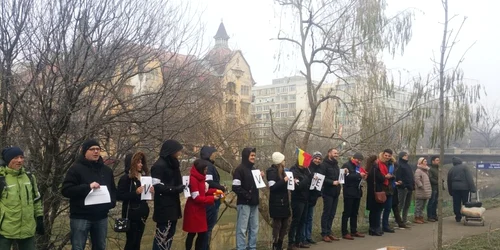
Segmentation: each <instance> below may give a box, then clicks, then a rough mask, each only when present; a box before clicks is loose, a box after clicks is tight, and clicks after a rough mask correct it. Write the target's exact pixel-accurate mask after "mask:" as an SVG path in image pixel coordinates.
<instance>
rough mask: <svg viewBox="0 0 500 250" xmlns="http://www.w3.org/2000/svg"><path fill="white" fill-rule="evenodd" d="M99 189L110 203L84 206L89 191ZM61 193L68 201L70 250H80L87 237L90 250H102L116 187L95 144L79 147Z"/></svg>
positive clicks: (99, 148)
mask: <svg viewBox="0 0 500 250" xmlns="http://www.w3.org/2000/svg"><path fill="white" fill-rule="evenodd" d="M102 187H106V188H107V190H108V193H109V196H110V202H105V203H100V204H93V205H90V204H88V205H85V199H86V197H87V195H89V193H90V191H91V190H95V191H96V192H97V190H99V189H101V188H102ZM101 190H105V189H104V188H102V189H101ZM61 192H62V195H63V196H64V197H66V198H69V218H70V230H71V236H70V237H71V246H72V247H71V249H72V250H84V249H85V245H86V242H87V237H88V235H89V233H90V239H91V242H92V250H104V249H106V235H107V233H108V212H109V210H110V209H112V208H114V207H115V205H116V186H115V181H114V178H113V171H112V170H111V168H109V167H108V166H106V165H104V161H103V159H102V157H101V146H100V145H99V143H98V142H97V141H96V140H93V139H90V140H87V141H85V142H84V143H83V144H82V147H81V154H80V156H79V157H78V159H77V160H76V162H75V163H74V164H73V166H71V167H70V168H69V170H68V172H67V173H66V177H65V178H64V182H63V185H62V191H61ZM96 203H97V202H96Z"/></svg>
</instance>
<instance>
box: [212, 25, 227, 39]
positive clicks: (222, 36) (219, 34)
mask: <svg viewBox="0 0 500 250" xmlns="http://www.w3.org/2000/svg"><path fill="white" fill-rule="evenodd" d="M214 38H215V40H219V39H220V40H229V36H228V35H227V32H226V27H224V23H223V22H220V25H219V29H218V30H217V33H216V34H215V36H214Z"/></svg>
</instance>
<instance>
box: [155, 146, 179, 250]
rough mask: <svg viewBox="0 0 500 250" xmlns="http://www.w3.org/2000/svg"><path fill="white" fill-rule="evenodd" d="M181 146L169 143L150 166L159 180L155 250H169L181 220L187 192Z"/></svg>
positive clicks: (162, 147) (156, 193) (156, 191)
mask: <svg viewBox="0 0 500 250" xmlns="http://www.w3.org/2000/svg"><path fill="white" fill-rule="evenodd" d="M182 148H183V147H182V145H181V144H180V143H179V142H178V141H176V140H166V141H165V142H164V143H163V145H162V146H161V150H160V157H158V160H156V162H155V163H154V164H153V166H152V167H151V177H153V178H156V179H159V180H160V183H158V184H156V185H154V189H155V198H154V212H153V220H154V221H155V222H156V231H155V232H156V233H155V238H154V241H153V250H170V249H171V248H172V241H173V238H174V235H175V231H176V225H177V221H178V220H179V219H180V218H182V210H181V199H180V197H179V195H180V194H181V193H182V192H184V187H185V186H184V185H183V184H182V175H181V170H180V162H179V157H180V156H181V154H182V151H181V150H182Z"/></svg>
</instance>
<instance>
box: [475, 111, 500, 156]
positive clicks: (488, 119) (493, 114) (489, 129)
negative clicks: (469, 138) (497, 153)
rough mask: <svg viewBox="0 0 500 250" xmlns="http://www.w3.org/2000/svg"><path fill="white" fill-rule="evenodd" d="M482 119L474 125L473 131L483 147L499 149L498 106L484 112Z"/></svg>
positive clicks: (499, 119)
mask: <svg viewBox="0 0 500 250" xmlns="http://www.w3.org/2000/svg"><path fill="white" fill-rule="evenodd" d="M482 114H483V115H482V117H481V119H479V121H478V122H476V123H474V125H472V130H473V131H474V132H475V134H476V135H477V137H479V138H477V139H478V140H480V141H481V144H482V146H483V147H487V148H491V147H498V145H499V144H498V141H499V139H500V111H499V110H498V107H497V105H494V106H491V107H489V108H488V109H485V110H483V113H482Z"/></svg>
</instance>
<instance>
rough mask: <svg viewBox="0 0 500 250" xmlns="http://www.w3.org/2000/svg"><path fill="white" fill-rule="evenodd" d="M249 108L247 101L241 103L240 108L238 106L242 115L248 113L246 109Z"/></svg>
mask: <svg viewBox="0 0 500 250" xmlns="http://www.w3.org/2000/svg"><path fill="white" fill-rule="evenodd" d="M249 109H250V104H249V103H244V102H242V103H241V108H240V113H241V114H242V115H248V110H249Z"/></svg>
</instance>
